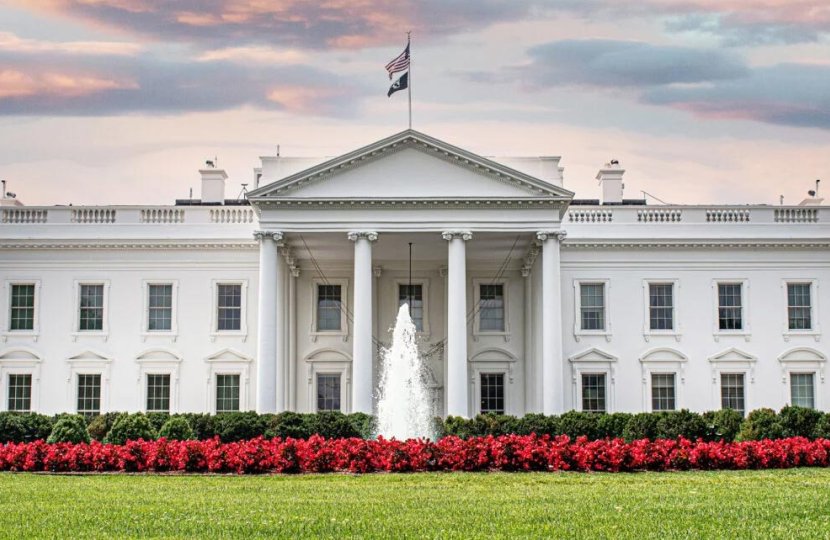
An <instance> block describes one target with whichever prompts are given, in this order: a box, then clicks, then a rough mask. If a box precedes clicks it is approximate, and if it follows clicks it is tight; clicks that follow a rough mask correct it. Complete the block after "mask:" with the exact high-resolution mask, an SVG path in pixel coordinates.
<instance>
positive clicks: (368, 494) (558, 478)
mask: <svg viewBox="0 0 830 540" xmlns="http://www.w3.org/2000/svg"><path fill="white" fill-rule="evenodd" d="M206 535H210V536H225V537H230V536H232V537H264V536H282V537H298V536H313V537H344V536H359V537H378V538H389V537H402V536H409V537H432V538H435V537H451V538H471V537H478V538H493V537H517V536H524V537H529V536H531V537H542V536H554V537H562V536H569V537H584V538H597V537H636V538H644V537H653V538H657V537H659V538H677V537H692V536H694V537H701V536H704V537H710V538H711V537H722V538H727V537H729V538H734V537H743V538H768V537H780V538H783V537H794V536H797V537H814V538H827V537H828V535H830V470H828V469H791V470H768V471H726V472H685V473H639V474H623V473H617V474H601V473H588V474H585V473H526V474H522V473H514V474H510V473H493V474H478V473H434V474H432V473H423V474H370V475H364V476H349V475H340V474H329V475H303V476H172V475H123V474H115V475H85V476H84V475H70V476H52V475H41V474H23V473H21V474H12V473H2V474H0V536H2V537H32V536H36V537H61V536H62V537H67V536H68V537H75V538H78V537H99V538H104V537H134V536H168V537H170V536H182V537H197V536H206Z"/></svg>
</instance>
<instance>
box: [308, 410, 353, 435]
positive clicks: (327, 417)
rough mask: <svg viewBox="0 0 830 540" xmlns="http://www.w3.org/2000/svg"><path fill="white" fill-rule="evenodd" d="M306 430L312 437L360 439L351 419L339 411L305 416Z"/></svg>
mask: <svg viewBox="0 0 830 540" xmlns="http://www.w3.org/2000/svg"><path fill="white" fill-rule="evenodd" d="M305 421H306V429H307V430H308V433H309V434H310V435H314V434H317V435H320V436H322V437H325V438H327V439H336V438H349V437H360V432H358V430H357V429H356V428H355V426H354V425H353V424H352V422H351V421H349V418H348V417H347V416H346V415H345V414H343V413H341V412H337V411H326V412H319V413H317V414H307V415H305Z"/></svg>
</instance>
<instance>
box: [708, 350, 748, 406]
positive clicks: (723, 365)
mask: <svg viewBox="0 0 830 540" xmlns="http://www.w3.org/2000/svg"><path fill="white" fill-rule="evenodd" d="M757 362H758V358H757V357H755V356H753V355H751V354H749V353H746V352H744V351H741V350H739V349H737V348H735V347H730V348H728V349H726V350H725V351H721V352H719V353H718V354H716V355H714V356H710V357H709V366H710V369H711V373H712V385H713V387H714V388H713V391H712V399H713V403H712V407H713V408H712V410H720V409H721V403H722V396H721V375H722V374H724V373H743V374H744V415H746V413H748V412H749V411H751V410H752V409H754V408H757V405H756V404H755V402H754V401H753V399H754V397H755V394H754V386H755V364H756V363H757Z"/></svg>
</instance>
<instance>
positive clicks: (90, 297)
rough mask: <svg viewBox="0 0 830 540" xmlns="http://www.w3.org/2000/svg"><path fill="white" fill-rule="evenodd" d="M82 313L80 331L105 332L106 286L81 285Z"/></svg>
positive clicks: (80, 313)
mask: <svg viewBox="0 0 830 540" xmlns="http://www.w3.org/2000/svg"><path fill="white" fill-rule="evenodd" d="M79 309H80V312H79V319H78V321H79V324H78V330H81V331H84V332H87V331H99V332H100V331H103V330H104V285H103V284H81V285H80V308H79Z"/></svg>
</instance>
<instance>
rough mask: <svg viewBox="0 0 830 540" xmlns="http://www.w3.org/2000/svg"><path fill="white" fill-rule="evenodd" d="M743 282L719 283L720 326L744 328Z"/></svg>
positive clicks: (727, 328) (723, 328)
mask: <svg viewBox="0 0 830 540" xmlns="http://www.w3.org/2000/svg"><path fill="white" fill-rule="evenodd" d="M741 291H742V284H740V283H718V328H719V329H720V330H742V329H743V313H742V312H743V304H742V301H741Z"/></svg>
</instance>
